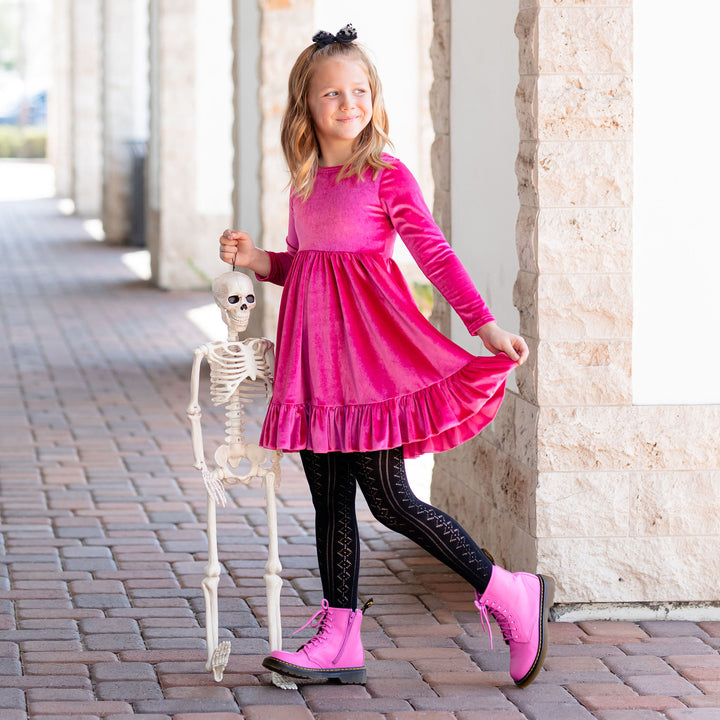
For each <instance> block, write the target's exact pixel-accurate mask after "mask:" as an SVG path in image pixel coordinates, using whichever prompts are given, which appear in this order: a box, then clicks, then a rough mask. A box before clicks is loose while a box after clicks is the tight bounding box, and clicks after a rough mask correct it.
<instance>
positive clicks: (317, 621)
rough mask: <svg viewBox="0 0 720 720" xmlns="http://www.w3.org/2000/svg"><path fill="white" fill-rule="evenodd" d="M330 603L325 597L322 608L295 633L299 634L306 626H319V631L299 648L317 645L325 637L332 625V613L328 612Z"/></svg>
mask: <svg viewBox="0 0 720 720" xmlns="http://www.w3.org/2000/svg"><path fill="white" fill-rule="evenodd" d="M329 608H330V604H329V603H328V601H327V600H325V599H323V601H322V603H321V607H320V609H319V610H318V611H317V612H316V613H315V614H314V615H313V616H312V617H311V618H310V619H309V620H308V621H307V622H306V623H305V624H304V625H303V626H302V627H300V628H298V629H297V630H296V631H295V632H294V633H293V635H297V634H298V633H299V632H300V631H301V630H304V629H305V628H306V627H312V628H318V631H317V633H315V635H313V636H312V637H311V638H310V639H309V640H308V641H307V642H306V643H303V644H302V646H301V647H300V648H299V650H302V649H303V648H304V647H307V646H308V645H316V644H317V643H319V642H320V641H321V640H323V639H324V638H325V636H326V635H327V634H328V632H329V630H330V628H331V627H332V620H331V617H332V616H331V613H330V612H328V610H329Z"/></svg>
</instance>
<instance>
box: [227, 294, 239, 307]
mask: <svg viewBox="0 0 720 720" xmlns="http://www.w3.org/2000/svg"><path fill="white" fill-rule="evenodd" d="M228 302H229V303H230V304H231V305H237V303H239V302H240V296H239V295H231V296H230V297H229V298H228Z"/></svg>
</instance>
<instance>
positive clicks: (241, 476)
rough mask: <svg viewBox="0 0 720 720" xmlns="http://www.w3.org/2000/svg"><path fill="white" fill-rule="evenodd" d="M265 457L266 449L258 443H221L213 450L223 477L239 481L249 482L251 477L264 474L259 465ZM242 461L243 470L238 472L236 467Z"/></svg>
mask: <svg viewBox="0 0 720 720" xmlns="http://www.w3.org/2000/svg"><path fill="white" fill-rule="evenodd" d="M266 459H267V450H265V449H264V448H261V447H260V446H259V445H255V444H252V445H235V444H233V445H221V446H220V447H219V448H218V449H217V450H216V451H215V462H216V463H217V466H218V467H220V468H222V469H223V475H224V476H225V479H226V480H227V479H235V480H239V481H240V482H245V483H247V482H249V481H250V480H251V479H252V478H253V477H258V476H260V475H262V474H264V473H263V472H262V471H261V467H260V466H261V465H262V463H264V462H265V460H266ZM243 461H245V462H244V463H243V465H244V467H243V470H246V469H247V471H246V472H242V471H240V472H238V470H237V468H238V467H240V463H242V462H243Z"/></svg>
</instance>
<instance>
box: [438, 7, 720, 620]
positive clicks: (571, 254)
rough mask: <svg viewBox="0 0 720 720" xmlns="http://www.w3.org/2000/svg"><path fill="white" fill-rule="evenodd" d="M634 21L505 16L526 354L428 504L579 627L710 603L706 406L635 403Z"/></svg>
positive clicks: (716, 530)
mask: <svg viewBox="0 0 720 720" xmlns="http://www.w3.org/2000/svg"><path fill="white" fill-rule="evenodd" d="M441 4H443V5H444V6H445V7H447V6H448V5H449V3H447V2H443V3H441ZM632 21H633V19H632V3H631V0H602V2H601V1H599V0H598V1H597V2H594V1H591V0H586V1H581V0H574V1H573V0H566V1H565V2H559V1H557V0H521V1H520V3H519V14H518V19H517V25H516V34H517V36H518V39H519V42H520V58H519V63H520V74H521V79H520V82H519V86H518V88H517V95H516V101H517V103H516V104H517V114H518V122H519V124H520V130H521V142H520V147H519V151H518V158H517V163H516V171H517V177H518V192H519V197H520V201H521V209H520V212H519V215H518V221H517V249H518V257H519V261H520V272H519V274H518V278H517V282H516V286H515V295H514V302H515V305H516V307H517V308H518V310H519V312H520V318H521V332H522V333H523V335H524V336H525V337H526V338H527V340H528V342H529V344H530V347H531V351H532V354H531V359H530V361H529V362H528V363H527V364H526V365H525V366H524V367H522V368H520V369H519V370H518V371H517V377H518V386H519V395H515V394H509V395H508V396H507V398H506V401H505V403H504V405H503V407H502V409H501V411H500V413H499V415H498V418H497V419H496V421H495V422H494V423H493V425H492V426H491V427H490V428H489V429H488V430H487V431H486V432H484V433H483V434H482V435H481V436H480V437H479V438H477V439H476V440H475V441H473V442H471V443H468V444H466V445H465V446H464V447H463V448H460V449H458V450H456V451H453V452H452V453H446V454H444V455H441V456H437V457H436V471H435V475H434V479H433V494H432V497H433V501H435V502H438V504H440V505H442V506H443V507H445V508H446V509H447V510H449V511H450V512H451V513H453V514H455V515H456V516H457V517H458V518H459V519H460V520H461V521H463V522H464V523H465V524H466V526H467V527H468V529H469V530H470V531H471V532H472V533H473V535H474V536H475V537H476V538H477V539H478V540H479V541H480V542H482V543H483V544H485V545H486V546H487V547H488V548H489V549H490V550H491V551H492V552H493V554H495V556H496V557H497V558H498V559H499V560H500V562H501V563H503V564H505V565H507V566H510V567H511V568H514V569H519V568H520V567H524V568H527V569H530V570H532V569H535V568H537V569H538V570H539V571H541V572H546V573H549V574H552V575H554V576H555V578H556V579H557V581H558V590H557V595H556V602H558V603H559V607H560V611H562V610H563V608H571V607H572V608H574V609H575V610H577V607H578V604H579V607H580V608H582V607H585V608H586V610H585V611H583V610H582V609H581V610H579V612H580V614H581V615H582V613H583V612H587V613H592V612H593V611H592V610H591V606H590V605H589V604H591V603H592V604H595V605H597V604H607V605H603V607H604V608H605V609H604V610H603V612H606V613H608V614H610V615H612V614H613V613H617V612H621V611H620V610H618V608H619V606H620V604H623V603H636V604H638V603H639V604H641V605H643V606H644V612H647V611H648V608H650V604H652V603H663V604H665V605H664V606H663V607H667V604H668V603H690V604H697V603H712V602H715V603H717V602H718V601H720V591H719V590H718V588H717V581H716V569H717V565H718V560H717V558H718V557H720V555H719V554H718V550H720V526H718V523H717V520H716V519H717V516H718V510H719V509H720V508H719V505H720V499H719V498H720V470H718V468H720V448H719V447H718V444H717V442H716V441H715V438H716V437H717V434H718V431H719V430H720V407H718V406H687V407H670V406H636V405H633V398H632V387H631V377H632V376H631V373H632V366H631V357H632V354H631V353H632V322H633V309H632V307H633V285H632V269H633V258H632V190H633V188H632V185H633V167H632V162H633V158H632V116H633V97H632ZM457 71H460V72H462V69H459V70H458V69H453V72H457ZM608 608H609V609H608ZM612 608H615V610H613V609H612ZM636 611H637V612H640V611H639V610H636ZM663 611H664V610H663V609H660V610H657V609H656V610H654V612H658V613H662V612H663ZM633 612H635V611H633Z"/></svg>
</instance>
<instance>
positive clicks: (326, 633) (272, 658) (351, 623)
mask: <svg viewBox="0 0 720 720" xmlns="http://www.w3.org/2000/svg"><path fill="white" fill-rule="evenodd" d="M371 603H372V601H368V602H367V603H365V605H364V606H363V608H362V610H348V609H346V608H333V607H330V606H329V605H328V602H327V600H323V601H322V609H321V610H318V612H316V613H315V614H314V615H313V616H312V617H311V618H310V620H308V622H306V623H305V624H304V625H303V626H302V627H301V628H300V629H299V630H296V631H295V632H300V630H304V629H305V628H306V627H308V626H310V627H317V628H318V631H317V634H316V635H315V637H313V638H310V640H308V642H306V643H305V644H304V645H303V646H302V647H301V648H300V649H299V650H298V651H297V652H294V653H287V652H281V651H279V650H276V651H274V652H272V653H270V655H269V656H268V657H266V658H265V659H264V660H263V665H264V666H265V667H266V668H267V669H268V670H274V671H275V672H278V673H280V674H282V675H289V676H290V677H296V678H306V679H322V680H331V679H336V680H340V682H342V683H359V684H362V683H364V682H365V677H366V671H365V651H364V650H363V646H362V642H361V640H360V625H361V624H362V614H363V611H364V610H366V609H367V608H368V607H369V606H370V604H371ZM318 616H319V619H318V620H317V621H316V620H315V619H316V618H318ZM293 634H295V633H293Z"/></svg>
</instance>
